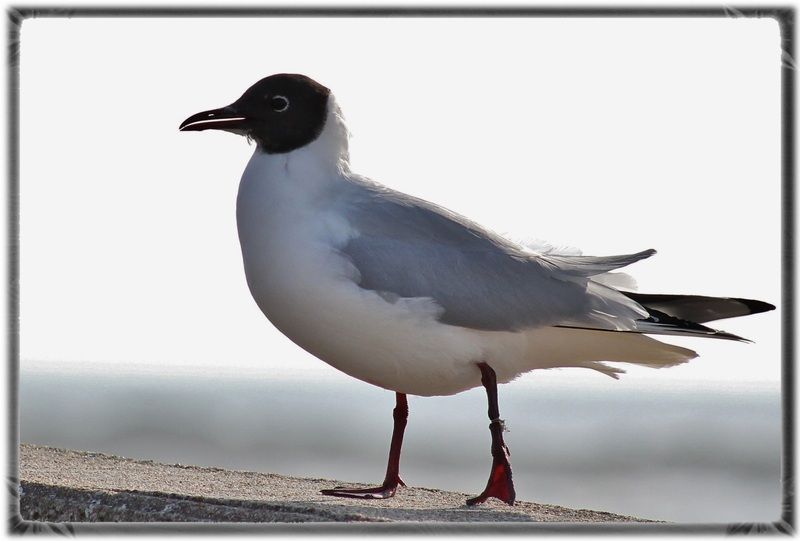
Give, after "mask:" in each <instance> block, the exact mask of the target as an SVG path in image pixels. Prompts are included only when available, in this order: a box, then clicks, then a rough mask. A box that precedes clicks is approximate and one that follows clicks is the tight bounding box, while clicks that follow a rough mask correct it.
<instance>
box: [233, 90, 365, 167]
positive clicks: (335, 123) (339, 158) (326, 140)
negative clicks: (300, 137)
mask: <svg viewBox="0 0 800 541" xmlns="http://www.w3.org/2000/svg"><path fill="white" fill-rule="evenodd" d="M348 137H349V133H348V130H347V126H346V125H345V123H344V118H343V117H342V113H341V110H340V109H339V105H338V104H337V103H336V100H335V98H334V97H333V95H331V96H330V97H329V98H328V113H327V118H326V120H325V126H324V128H323V129H322V132H321V133H320V134H319V137H317V138H316V139H315V140H314V141H312V142H311V143H309V144H308V145H306V146H304V147H302V148H298V149H296V150H293V151H291V152H286V153H283V154H267V153H266V152H264V151H263V150H261V149H260V148H257V149H256V151H255V153H254V154H253V157H252V159H251V160H250V164H249V165H248V168H250V167H252V166H255V167H257V168H258V169H259V171H260V172H259V176H261V177H262V178H264V177H266V178H273V179H275V178H284V177H291V178H292V179H294V181H295V182H297V181H300V182H303V181H307V182H313V181H315V180H316V179H323V178H333V177H336V176H338V175H341V174H342V173H347V172H349V170H350V164H349V159H350V155H349V152H348Z"/></svg>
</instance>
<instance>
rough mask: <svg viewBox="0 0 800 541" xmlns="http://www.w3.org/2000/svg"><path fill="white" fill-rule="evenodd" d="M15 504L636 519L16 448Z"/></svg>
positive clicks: (295, 518)
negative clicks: (339, 493)
mask: <svg viewBox="0 0 800 541" xmlns="http://www.w3.org/2000/svg"><path fill="white" fill-rule="evenodd" d="M19 464H20V481H21V483H20V485H21V486H20V493H21V494H20V507H21V514H22V518H23V519H25V520H36V521H48V522H84V521H117V522H152V521H164V522H398V521H401V522H404V521H411V522H451V523H452V522H498V521H502V522H505V521H508V522H531V521H537V522H571V523H574V522H582V523H585V522H590V523H599V522H603V523H607V522H640V521H641V519H637V518H634V517H626V516H622V515H615V514H612V513H604V512H598V511H590V510H586V509H569V508H566V507H559V506H555V505H545V504H538V503H533V502H517V503H516V505H514V506H513V507H512V506H508V505H505V504H504V503H502V502H499V501H496V500H490V501H489V502H487V503H485V504H482V505H478V506H475V507H467V506H466V505H465V504H464V501H465V500H466V498H467V497H468V496H470V495H467V494H461V493H456V492H445V491H441V490H432V489H427V488H419V487H405V488H401V489H400V490H398V493H397V495H396V496H395V497H394V498H391V499H388V500H368V501H363V500H350V499H345V498H332V497H328V496H323V495H321V494H320V493H319V491H320V490H321V489H323V488H331V487H333V486H337V485H348V486H366V485H359V484H357V483H344V482H341V481H334V480H330V479H304V478H298V477H287V476H283V475H275V474H270V473H257V472H244V471H230V470H223V469H218V468H200V467H197V466H184V465H181V464H172V465H169V464H160V463H157V462H152V461H142V460H132V459H128V458H122V457H117V456H110V455H104V454H100V453H90V452H84V451H70V450H64V449H55V448H51V447H41V446H36V445H28V444H22V445H21V446H20V456H19Z"/></svg>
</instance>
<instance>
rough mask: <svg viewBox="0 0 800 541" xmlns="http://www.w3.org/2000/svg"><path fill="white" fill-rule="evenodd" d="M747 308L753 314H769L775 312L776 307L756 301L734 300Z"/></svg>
mask: <svg viewBox="0 0 800 541" xmlns="http://www.w3.org/2000/svg"><path fill="white" fill-rule="evenodd" d="M733 300H735V301H737V302H740V303H742V304H744V305H745V306H747V308H748V310H750V313H751V314H760V313H761V312H769V311H770V310H775V305H773V304H770V303H768V302H764V301H757V300H755V299H733Z"/></svg>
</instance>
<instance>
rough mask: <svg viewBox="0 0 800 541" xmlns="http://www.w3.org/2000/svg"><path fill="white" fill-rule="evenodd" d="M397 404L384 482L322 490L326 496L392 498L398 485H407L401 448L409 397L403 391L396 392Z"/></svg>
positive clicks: (367, 498) (365, 498)
mask: <svg viewBox="0 0 800 541" xmlns="http://www.w3.org/2000/svg"><path fill="white" fill-rule="evenodd" d="M395 397H396V405H395V408H394V411H393V413H392V417H393V418H394V429H393V431H392V443H391V446H390V447H389V463H388V464H387V466H386V477H385V478H384V480H383V484H381V485H380V486H377V487H370V488H347V487H335V488H329V489H325V490H321V491H320V492H321V493H322V494H324V495H325V496H338V497H341V498H361V499H364V500H382V499H386V498H391V497H392V496H394V494H395V492H396V491H397V487H398V486H406V484H405V483H404V482H403V480H402V479H400V450H401V448H402V445H403V433H404V432H405V429H406V423H407V421H408V399H407V398H406V395H405V394H403V393H395Z"/></svg>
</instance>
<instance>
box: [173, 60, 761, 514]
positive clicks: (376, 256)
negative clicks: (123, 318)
mask: <svg viewBox="0 0 800 541" xmlns="http://www.w3.org/2000/svg"><path fill="white" fill-rule="evenodd" d="M180 129H181V130H183V131H196V130H205V129H218V130H226V131H230V132H233V133H237V134H240V135H245V136H247V137H248V138H249V139H251V140H253V141H255V143H256V149H255V152H254V154H253V156H252V158H251V159H250V162H249V163H248V164H247V167H246V169H245V171H244V175H243V176H242V179H241V183H240V185H239V195H238V200H237V209H236V214H237V221H238V228H239V239H240V241H241V246H242V256H243V258H244V268H245V274H246V275H247V283H248V285H249V287H250V291H251V292H252V294H253V297H254V299H255V301H256V303H257V304H258V306H259V307H260V308H261V310H262V311H263V312H264V314H265V315H266V316H267V318H268V319H269V320H270V321H271V322H272V323H273V324H274V325H275V326H276V327H277V328H278V329H280V331H281V332H283V333H284V334H285V335H286V336H288V337H289V338H290V339H291V340H293V341H294V342H295V343H296V344H298V345H299V346H300V347H302V348H303V349H305V350H307V351H308V352H310V353H312V354H313V355H315V356H317V357H319V358H320V359H322V360H323V361H325V362H327V363H328V364H330V365H332V366H334V367H335V368H338V369H339V370H341V371H343V372H345V373H347V374H349V375H351V376H353V377H355V378H358V379H360V380H363V381H366V382H367V383H371V384H373V385H377V386H379V387H383V388H384V389H388V390H391V391H394V392H395V393H396V399H397V406H396V408H395V410H394V432H393V435H392V442H391V448H390V453H389V464H388V467H387V472H386V478H385V480H384V482H383V483H382V484H381V485H380V486H378V487H374V488H369V489H352V488H343V487H337V488H334V489H330V490H325V491H324V493H325V494H328V495H333V496H346V497H358V498H387V497H391V496H393V495H394V494H395V491H396V489H397V487H398V485H402V484H403V482H402V481H401V479H400V474H399V469H400V448H401V445H402V441H403V431H404V429H405V426H406V419H407V416H408V403H407V400H406V395H407V394H414V395H422V396H433V395H451V394H455V393H458V392H461V391H464V390H466V389H470V388H473V387H477V386H478V385H483V386H484V387H485V388H486V392H487V395H488V399H489V420H490V424H489V427H490V431H491V436H492V447H491V449H492V457H493V462H492V469H491V473H490V477H489V482H488V483H487V486H486V489H485V490H484V491H483V492H482V493H481V494H480V495H479V496H476V497H474V498H471V499H469V500H467V503H468V504H474V503H480V502H483V501H485V500H486V499H487V498H488V497H496V498H499V499H500V500H502V501H504V502H507V503H509V504H513V502H514V498H515V493H514V485H513V482H512V476H511V466H510V463H509V460H508V457H509V452H508V448H507V447H506V445H505V442H504V441H503V421H502V419H501V418H500V411H499V408H498V403H497V384H498V383H504V382H508V381H510V380H512V379H514V378H516V377H517V376H519V375H520V374H522V373H524V372H528V371H530V370H534V369H537V368H554V367H583V368H591V369H594V370H598V371H600V372H603V373H605V374H607V375H609V376H612V377H617V375H618V374H619V373H621V372H622V370H621V369H619V368H617V367H613V366H609V365H606V364H604V362H603V361H613V362H624V363H635V364H641V365H648V366H653V367H665V366H672V365H676V364H680V363H683V362H686V361H688V360H689V359H692V358H693V357H696V353H695V352H694V351H692V350H689V349H686V348H682V347H678V346H675V345H671V344H665V343H662V342H659V341H657V340H654V339H653V338H650V337H648V336H645V334H667V335H680V336H701V337H710V338H725V339H733V340H742V339H741V338H739V337H737V336H735V335H732V334H729V333H725V332H722V331H717V330H714V329H711V328H709V327H706V326H704V325H702V323H705V322H707V321H712V320H717V319H723V318H729V317H736V316H743V315H748V314H754V313H758V312H763V311H766V310H772V309H773V308H774V306H772V305H770V304H767V303H764V302H760V301H753V300H747V299H732V298H712V297H702V296H693V295H647V294H640V293H632V292H628V291H622V290H620V289H617V288H615V287H613V286H612V285H610V284H611V281H610V280H609V274H608V273H610V272H611V271H614V270H615V269H619V268H621V267H624V266H626V265H629V264H631V263H634V262H636V261H639V260H641V259H644V258H646V257H650V256H651V255H653V254H654V253H655V251H654V250H645V251H643V252H639V253H636V254H631V255H621V256H608V257H589V256H582V255H567V254H556V253H552V252H547V251H540V252H536V251H531V250H530V249H526V248H525V247H522V246H520V245H517V244H515V243H513V242H511V241H509V240H507V239H505V238H503V237H500V236H499V235H496V234H494V233H492V232H490V231H488V230H486V229H484V228H482V227H481V226H479V225H478V224H476V223H474V222H471V221H470V220H468V219H466V218H464V217H462V216H459V215H457V214H455V213H453V212H450V211H449V210H447V209H444V208H442V207H439V206H437V205H434V204H432V203H429V202H427V201H423V200H421V199H418V198H415V197H411V196H409V195H405V194H403V193H400V192H396V191H394V190H391V189H389V188H386V187H385V186H382V185H380V184H377V183H375V182H373V181H371V180H369V179H367V178H364V177H361V176H359V175H356V174H354V173H352V172H351V171H350V168H349V165H348V144H347V141H348V132H347V128H346V126H345V123H344V120H343V118H342V115H341V112H340V110H339V107H338V106H337V104H336V100H335V98H334V96H333V94H332V93H331V92H330V90H329V89H328V88H326V87H324V86H322V85H320V84H319V83H317V82H315V81H313V80H312V79H309V78H308V77H306V76H303V75H294V74H278V75H272V76H270V77H266V78H265V79H262V80H261V81H259V82H257V83H256V84H255V85H253V86H252V87H250V88H249V89H248V90H247V91H246V92H245V93H244V94H243V95H242V97H240V98H239V99H238V100H236V101H235V102H233V103H232V104H231V105H229V106H227V107H223V108H221V109H214V110H211V111H205V112H202V113H198V114H196V115H193V116H191V117H189V118H188V119H186V120H185V121H184V122H183V123H182V124H181V125H180ZM611 276H612V277H613V276H614V275H611Z"/></svg>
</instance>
